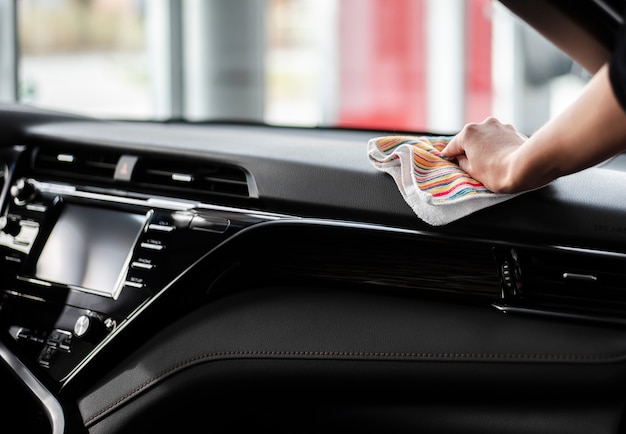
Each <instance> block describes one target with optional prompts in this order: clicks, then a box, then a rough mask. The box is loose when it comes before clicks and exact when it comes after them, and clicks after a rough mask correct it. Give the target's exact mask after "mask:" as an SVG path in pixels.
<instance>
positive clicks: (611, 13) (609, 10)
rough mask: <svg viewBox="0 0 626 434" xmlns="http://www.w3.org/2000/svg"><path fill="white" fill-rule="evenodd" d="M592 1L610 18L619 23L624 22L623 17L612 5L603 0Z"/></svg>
mask: <svg viewBox="0 0 626 434" xmlns="http://www.w3.org/2000/svg"><path fill="white" fill-rule="evenodd" d="M594 3H595V4H597V5H598V6H600V8H601V9H602V10H603V11H604V12H606V13H607V14H608V15H609V16H610V17H611V18H613V19H614V20H615V22H617V23H618V24H620V25H621V24H623V23H624V19H623V18H622V16H621V15H620V14H619V13H617V12H616V11H615V10H613V8H612V7H610V6H609V5H607V4H606V2H605V1H604V0H594Z"/></svg>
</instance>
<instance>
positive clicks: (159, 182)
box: [133, 157, 251, 197]
mask: <svg viewBox="0 0 626 434" xmlns="http://www.w3.org/2000/svg"><path fill="white" fill-rule="evenodd" d="M133 183H135V184H137V185H139V186H149V187H157V188H160V189H167V190H172V191H177V192H192V193H195V194H212V195H225V196H236V197H250V196H251V189H250V185H249V182H248V175H247V174H246V171H245V170H244V169H242V168H241V167H237V166H233V165H228V164H221V163H215V162H198V161H191V160H187V161H183V160H173V159H165V158H163V159H158V158H146V157H144V158H140V159H139V161H138V163H137V165H136V167H135V171H134V173H133Z"/></svg>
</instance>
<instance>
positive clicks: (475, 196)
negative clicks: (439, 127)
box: [368, 135, 516, 226]
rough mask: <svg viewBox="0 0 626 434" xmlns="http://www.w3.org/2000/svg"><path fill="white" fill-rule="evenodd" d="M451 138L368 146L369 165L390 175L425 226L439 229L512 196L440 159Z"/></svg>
mask: <svg viewBox="0 0 626 434" xmlns="http://www.w3.org/2000/svg"><path fill="white" fill-rule="evenodd" d="M451 139H452V137H430V136H402V135H399V136H388V137H378V138H374V139H371V140H370V141H369V142H368V156H369V158H370V161H371V162H372V164H373V165H374V166H375V167H376V168H378V169H379V170H381V171H383V172H387V173H388V174H390V175H391V176H392V177H393V179H394V180H395V181H396V184H397V185H398V188H399V189H400V193H402V197H404V200H405V201H406V202H407V203H408V204H409V205H410V206H411V208H412V209H413V211H414V212H415V214H417V216H418V217H419V218H421V219H422V220H424V221H425V222H426V223H429V224H431V225H433V226H440V225H445V224H447V223H450V222H452V221H454V220H457V219H459V218H461V217H465V216H466V215H468V214H471V213H473V212H475V211H478V210H480V209H482V208H485V207H487V206H490V205H494V204H496V203H499V202H502V201H504V200H507V199H510V198H512V197H513V196H516V195H515V194H496V193H493V192H492V191H490V190H488V189H487V188H486V187H485V186H484V185H483V184H481V183H480V182H479V181H477V180H475V179H474V178H472V177H471V176H469V175H468V174H467V172H465V171H464V170H463V169H461V168H460V167H459V166H458V165H457V164H456V163H455V162H454V159H451V158H448V157H444V156H443V155H441V150H442V149H443V148H444V147H445V146H446V145H447V144H448V142H449V141H450V140H451Z"/></svg>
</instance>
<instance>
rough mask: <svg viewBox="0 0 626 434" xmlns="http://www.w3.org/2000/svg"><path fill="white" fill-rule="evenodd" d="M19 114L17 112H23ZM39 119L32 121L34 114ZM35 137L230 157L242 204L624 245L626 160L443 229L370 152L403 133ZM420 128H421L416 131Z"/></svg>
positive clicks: (90, 132) (205, 129)
mask: <svg viewBox="0 0 626 434" xmlns="http://www.w3.org/2000/svg"><path fill="white" fill-rule="evenodd" d="M18 118H19V116H18ZM31 122H32V121H31ZM25 126H26V128H24V129H23V132H24V133H25V136H23V137H21V142H20V143H28V142H29V140H32V139H34V138H37V139H47V140H55V141H59V140H61V141H66V142H70V143H79V144H80V143H82V144H85V145H89V144H91V145H99V146H105V147H111V148H116V149H120V150H123V151H124V152H129V153H131V152H132V151H142V152H145V151H146V150H149V152H152V153H156V154H163V155H172V156H178V157H181V156H185V157H191V158H197V159H205V160H207V161H219V162H225V163H232V164H236V165H238V166H241V167H242V168H244V169H245V170H247V171H248V172H249V173H250V174H251V176H252V177H253V179H254V182H255V183H256V187H257V189H258V198H251V199H249V200H248V201H247V202H246V203H245V207H247V208H252V209H259V210H264V211H270V212H279V213H289V214H293V215H299V216H304V217H321V218H330V219H340V220H342V219H345V220H350V221H362V222H368V223H375V224H382V225H391V226H397V227H405V228H411V229H417V230H426V231H436V232H444V233H453V234H456V235H467V236H471V237H478V238H497V239H504V240H524V241H541V242H547V243H552V242H554V243H561V244H568V245H572V246H576V245H579V246H585V247H591V248H593V247H597V248H608V249H620V248H621V246H622V242H623V241H624V240H626V226H625V225H624V223H623V218H622V216H623V213H624V208H625V207H626V190H625V189H623V188H621V186H623V185H625V184H626V172H623V171H622V170H621V169H620V167H619V165H615V166H616V169H614V168H613V165H607V166H606V168H605V167H601V166H599V167H594V168H590V169H587V170H586V171H583V172H580V173H578V174H574V175H569V176H566V177H562V178H561V179H558V180H556V181H554V182H552V183H551V184H549V185H548V186H546V187H543V188H541V189H539V190H536V191H532V192H527V193H525V194H522V195H521V196H518V197H515V198H513V199H512V200H509V201H506V202H504V203H501V204H498V205H494V206H492V207H490V208H487V209H484V210H481V211H478V212H476V213H475V214H472V215H470V216H467V217H465V218H462V219H460V220H458V221H456V222H452V223H450V224H448V225H445V226H442V227H432V226H430V225H428V224H426V223H424V222H422V221H421V220H420V219H419V218H418V217H417V216H416V215H415V214H414V213H413V211H412V210H411V208H410V207H409V206H408V205H407V204H406V203H405V202H404V200H403V198H402V197H401V195H400V193H399V191H398V188H397V187H396V185H395V183H394V181H393V179H392V178H391V177H390V176H388V175H386V174H384V173H382V172H379V171H378V170H377V169H376V168H374V167H373V166H372V164H371V163H370V161H369V160H368V157H367V142H368V140H370V139H372V138H375V137H380V136H385V135H394V134H405V133H406V132H393V131H350V130H326V129H317V128H312V129H307V128H284V127H271V126H259V125H246V124H232V123H231V124H229V123H210V124H177V123H169V124H160V123H123V122H111V121H106V122H105V121H98V120H84V119H83V120H71V119H70V120H68V119H66V118H63V117H61V118H59V119H56V118H55V117H54V115H47V116H43V117H42V119H41V121H40V122H37V123H35V124H30V125H25ZM414 134H416V135H419V133H414Z"/></svg>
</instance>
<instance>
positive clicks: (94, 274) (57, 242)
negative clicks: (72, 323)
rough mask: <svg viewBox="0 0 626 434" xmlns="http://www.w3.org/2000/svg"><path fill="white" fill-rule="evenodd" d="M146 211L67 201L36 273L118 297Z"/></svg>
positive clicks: (40, 277)
mask: <svg viewBox="0 0 626 434" xmlns="http://www.w3.org/2000/svg"><path fill="white" fill-rule="evenodd" d="M145 220H146V215H144V214H134V213H128V212H123V211H116V210H110V209H102V208H95V207H87V206H83V205H75V204H65V205H64V207H63V210H62V212H61V215H60V216H59V219H58V221H57V223H56V224H55V226H54V227H53V229H52V232H51V233H50V237H49V238H48V240H47V242H46V243H45V245H44V248H43V250H42V252H41V255H40V256H39V259H38V261H37V265H36V271H35V277H37V278H39V279H44V280H48V281H51V282H56V283H61V284H66V285H71V286H78V287H80V288H84V289H87V290H91V291H93V292H96V293H99V294H101V295H105V296H110V297H114V298H115V297H116V296H117V294H116V290H117V289H118V288H119V282H120V279H122V278H124V276H123V275H122V272H124V271H125V267H126V264H127V263H128V258H129V255H130V253H131V250H132V248H133V246H134V244H135V241H136V239H137V237H138V236H139V233H140V232H141V230H142V228H143V226H144V222H145Z"/></svg>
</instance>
